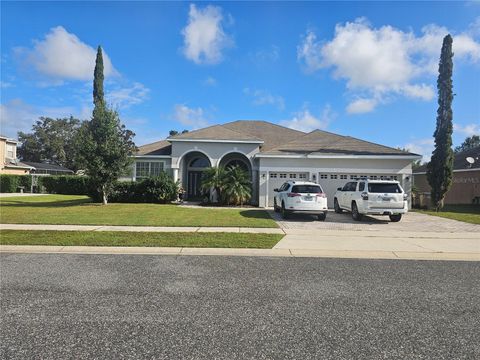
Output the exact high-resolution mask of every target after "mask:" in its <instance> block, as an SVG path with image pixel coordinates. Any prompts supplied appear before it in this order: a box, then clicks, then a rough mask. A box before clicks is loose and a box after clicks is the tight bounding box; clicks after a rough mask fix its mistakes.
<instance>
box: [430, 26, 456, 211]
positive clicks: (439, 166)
mask: <svg viewBox="0 0 480 360" xmlns="http://www.w3.org/2000/svg"><path fill="white" fill-rule="evenodd" d="M452 42H453V40H452V37H451V36H450V35H447V36H445V38H444V39H443V45H442V53H441V55H440V63H439V66H438V73H439V74H438V80H437V88H438V110H437V127H436V129H435V132H434V134H433V136H434V138H435V149H434V150H433V153H432V159H431V161H430V163H429V164H428V167H427V179H428V182H429V184H430V187H431V198H432V205H433V206H434V207H435V210H436V211H439V210H440V209H441V208H442V207H443V200H444V199H445V194H446V193H447V191H448V190H449V189H450V186H451V185H452V176H453V150H452V131H453V123H452V118H453V112H452V101H453V89H452V88H453V85H452V73H453V52H452Z"/></svg>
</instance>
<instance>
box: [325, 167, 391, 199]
mask: <svg viewBox="0 0 480 360" xmlns="http://www.w3.org/2000/svg"><path fill="white" fill-rule="evenodd" d="M317 176H318V178H317V179H318V181H317V182H318V183H319V184H320V185H321V187H322V189H323V191H324V192H325V193H326V194H327V199H328V207H329V208H333V195H335V192H336V191H337V188H339V187H343V185H345V184H346V183H347V182H349V181H355V180H359V179H371V180H398V179H397V175H394V174H365V173H364V174H345V173H322V172H321V173H319V174H318V175H317Z"/></svg>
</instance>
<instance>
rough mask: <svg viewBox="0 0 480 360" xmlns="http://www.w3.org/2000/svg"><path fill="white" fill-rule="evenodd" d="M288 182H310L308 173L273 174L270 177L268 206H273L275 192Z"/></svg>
mask: <svg viewBox="0 0 480 360" xmlns="http://www.w3.org/2000/svg"><path fill="white" fill-rule="evenodd" d="M288 180H292V181H295V180H298V181H308V173H302V172H271V173H270V175H269V177H268V206H273V198H274V194H275V193H274V191H273V189H278V188H279V187H280V186H282V184H283V183H284V182H286V181H288Z"/></svg>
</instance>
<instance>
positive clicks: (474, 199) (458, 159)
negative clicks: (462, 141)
mask: <svg viewBox="0 0 480 360" xmlns="http://www.w3.org/2000/svg"><path fill="white" fill-rule="evenodd" d="M467 159H468V160H470V162H469V161H468V160H467ZM413 181H414V185H415V187H416V188H417V189H418V191H419V192H420V193H428V194H430V185H429V183H428V180H427V165H426V164H425V165H422V166H421V167H419V168H418V169H415V171H414V172H413ZM479 202H480V146H477V147H475V148H472V149H469V150H466V151H462V152H461V153H458V154H455V158H454V160H453V183H452V187H451V188H450V190H449V191H448V192H447V194H446V196H445V201H444V203H445V204H472V203H476V204H478V203H479Z"/></svg>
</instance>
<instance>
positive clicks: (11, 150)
mask: <svg viewBox="0 0 480 360" xmlns="http://www.w3.org/2000/svg"><path fill="white" fill-rule="evenodd" d="M7 159H15V145H12V144H7Z"/></svg>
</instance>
